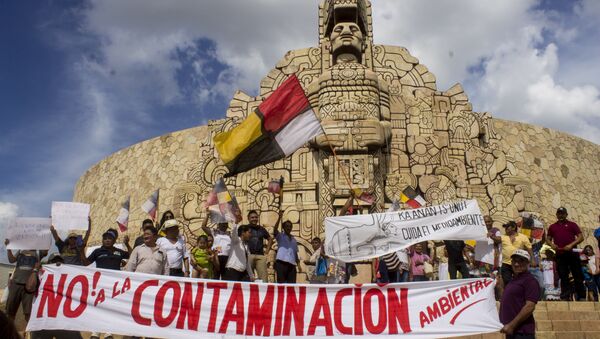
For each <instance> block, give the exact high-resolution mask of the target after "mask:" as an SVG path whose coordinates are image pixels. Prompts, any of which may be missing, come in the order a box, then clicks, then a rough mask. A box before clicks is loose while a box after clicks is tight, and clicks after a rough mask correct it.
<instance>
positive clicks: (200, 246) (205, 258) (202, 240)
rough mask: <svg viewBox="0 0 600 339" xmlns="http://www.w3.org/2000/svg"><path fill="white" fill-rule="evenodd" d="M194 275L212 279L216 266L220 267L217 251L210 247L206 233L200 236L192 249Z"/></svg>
mask: <svg viewBox="0 0 600 339" xmlns="http://www.w3.org/2000/svg"><path fill="white" fill-rule="evenodd" d="M191 252H192V267H193V268H194V272H193V277H194V278H203V279H212V278H213V277H214V271H215V268H216V269H219V259H218V258H217V252H216V251H212V250H211V249H210V248H209V247H208V236H206V235H205V234H203V235H201V236H199V237H198V240H197V242H196V247H194V248H193V249H192V251H191Z"/></svg>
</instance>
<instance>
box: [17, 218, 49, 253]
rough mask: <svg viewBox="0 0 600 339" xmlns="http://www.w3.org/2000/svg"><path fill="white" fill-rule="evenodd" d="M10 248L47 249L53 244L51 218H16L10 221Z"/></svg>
mask: <svg viewBox="0 0 600 339" xmlns="http://www.w3.org/2000/svg"><path fill="white" fill-rule="evenodd" d="M6 238H7V239H8V240H10V243H9V244H8V246H6V248H7V249H9V250H47V249H49V248H50V246H51V245H52V234H51V233H50V218H16V219H14V221H12V222H9V223H8V227H7V229H6Z"/></svg>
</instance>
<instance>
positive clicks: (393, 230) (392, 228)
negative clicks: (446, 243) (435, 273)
mask: <svg viewBox="0 0 600 339" xmlns="http://www.w3.org/2000/svg"><path fill="white" fill-rule="evenodd" d="M486 234H487V229H486V228H485V223H484V221H483V216H482V215H481V211H480V210H479V205H478V204H477V201H476V200H465V201H459V202H454V203H448V204H443V205H438V206H430V207H422V208H417V209H412V210H403V211H396V212H387V213H373V214H363V215H348V216H339V217H329V218H325V252H326V253H327V255H329V256H331V257H335V258H337V259H340V260H343V261H347V262H351V261H358V260H366V259H372V258H377V257H380V256H382V255H384V254H388V253H392V252H395V251H397V250H400V249H403V248H406V247H408V246H410V245H413V244H416V243H419V242H422V241H427V240H469V239H473V240H486Z"/></svg>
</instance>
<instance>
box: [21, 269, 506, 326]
mask: <svg viewBox="0 0 600 339" xmlns="http://www.w3.org/2000/svg"><path fill="white" fill-rule="evenodd" d="M501 327H502V325H501V324H500V322H499V321H498V312H497V310H496V301H495V299H494V281H493V280H491V279H489V278H488V279H466V280H453V281H432V282H420V283H416V282H415V283H402V284H388V285H375V284H369V285H302V284H297V285H296V284H293V285H292V284H288V285H276V284H264V283H260V284H256V283H240V282H230V281H229V282H228V281H219V280H200V279H192V278H178V277H168V276H157V275H150V274H141V273H130V272H124V271H111V270H101V269H93V268H89V267H81V266H69V265H61V266H54V265H47V266H44V274H43V276H42V279H41V282H40V291H39V292H38V296H37V299H36V300H35V302H34V305H33V311H32V313H31V320H30V321H29V323H28V325H27V330H28V331H32V330H41V329H67V330H75V331H97V332H110V333H114V334H122V335H136V336H147V337H161V338H225V337H232V338H233V337H264V336H296V337H311V338H330V337H332V336H338V335H344V336H348V337H363V336H368V337H371V336H374V335H382V336H386V337H405V336H410V337H418V338H439V337H450V336H461V335H468V334H475V333H483V332H495V331H498V330H499V329H500V328H501Z"/></svg>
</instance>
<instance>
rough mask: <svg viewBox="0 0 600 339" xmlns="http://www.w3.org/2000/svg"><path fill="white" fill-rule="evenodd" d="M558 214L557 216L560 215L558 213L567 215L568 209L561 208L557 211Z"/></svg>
mask: <svg viewBox="0 0 600 339" xmlns="http://www.w3.org/2000/svg"><path fill="white" fill-rule="evenodd" d="M556 213H557V214H558V213H567V209H566V208H564V207H559V208H558V209H557V210H556Z"/></svg>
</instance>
